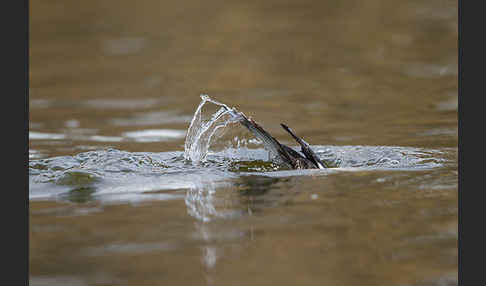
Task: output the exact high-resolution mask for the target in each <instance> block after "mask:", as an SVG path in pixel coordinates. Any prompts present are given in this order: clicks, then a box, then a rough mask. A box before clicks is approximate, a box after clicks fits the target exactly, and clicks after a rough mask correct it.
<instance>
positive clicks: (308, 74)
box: [29, 0, 458, 286]
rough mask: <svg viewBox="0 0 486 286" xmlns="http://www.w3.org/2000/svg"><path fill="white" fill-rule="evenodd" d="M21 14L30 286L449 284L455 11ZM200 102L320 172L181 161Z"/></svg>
mask: <svg viewBox="0 0 486 286" xmlns="http://www.w3.org/2000/svg"><path fill="white" fill-rule="evenodd" d="M29 6H30V48H29V51H30V58H29V61H30V66H29V72H30V77H29V83H30V92H29V108H30V109H29V116H30V118H29V198H30V204H29V207H30V210H29V214H30V216H29V246H30V248H29V271H30V284H31V285H54V286H56V285H161V284H169V285H248V284H253V285H268V284H275V285H322V284H325V285H397V286H404V285H417V286H418V285H457V284H458V283H457V235H458V234H457V191H458V190H457V164H458V161H457V140H458V138H457V100H458V92H457V88H458V74H457V38H458V25H457V1H449V0H432V1H403V0H392V1H384V0H371V1H354V0H344V1H307V0H304V1H288V0H282V1H275V0H269V1H209V2H208V1H179V2H172V1H153V0H141V1H113V0H104V1H92V0H87V1H81V2H80V1H59V0H48V1H32V2H30V4H29ZM203 93H204V94H209V95H210V96H211V97H212V98H214V99H216V100H218V101H221V102H224V103H226V104H228V105H230V106H235V107H237V108H238V110H240V111H243V112H244V113H245V114H246V115H248V116H251V117H253V118H254V119H255V120H256V121H257V122H259V123H260V124H261V125H262V126H264V127H265V129H266V130H268V131H269V132H270V133H271V134H272V135H273V136H275V137H276V138H277V139H278V140H280V141H281V142H282V143H285V144H288V145H291V146H294V145H295V143H294V142H293V141H292V138H291V137H290V136H288V134H286V132H285V131H284V130H283V129H281V127H280V125H279V124H280V123H281V122H283V123H286V124H288V125H289V126H290V127H292V128H293V129H294V130H295V131H296V132H297V133H298V134H299V135H300V136H303V137H304V138H305V140H306V141H307V142H309V143H310V144H311V145H313V146H314V147H315V150H316V152H317V153H318V154H319V155H320V156H321V157H322V158H325V159H328V160H329V161H330V162H333V163H334V164H333V168H331V169H329V170H324V171H312V170H310V171H300V172H297V171H290V170H280V169H279V168H278V167H276V166H274V165H273V164H272V163H271V162H268V160H267V159H268V158H267V156H266V153H265V151H264V150H263V149H262V145H261V144H259V143H258V142H256V141H254V140H253V137H252V136H251V134H248V133H247V132H245V130H244V129H243V128H240V127H238V126H233V127H231V128H230V129H229V131H228V134H226V137H224V138H220V140H218V141H217V142H215V143H214V146H213V149H212V151H211V153H210V154H209V155H208V158H207V160H206V161H205V162H203V163H201V164H192V163H191V162H187V161H186V160H185V159H184V156H183V153H184V142H185V135H186V130H187V128H188V127H189V123H190V122H191V118H192V117H193V114H194V111H195V109H196V107H197V105H198V104H199V102H200V97H199V95H200V94H203ZM211 112H214V110H209V111H208V114H211Z"/></svg>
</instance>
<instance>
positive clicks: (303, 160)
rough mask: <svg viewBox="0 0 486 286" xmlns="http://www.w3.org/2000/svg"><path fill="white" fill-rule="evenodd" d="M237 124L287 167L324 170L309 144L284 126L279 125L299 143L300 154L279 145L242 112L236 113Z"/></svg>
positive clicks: (324, 166)
mask: <svg viewBox="0 0 486 286" xmlns="http://www.w3.org/2000/svg"><path fill="white" fill-rule="evenodd" d="M238 115H239V122H240V123H241V124H242V125H243V126H245V127H246V128H247V129H248V130H250V132H252V133H253V135H255V136H256V137H257V138H258V139H260V140H262V141H263V145H264V146H265V148H266V149H267V150H269V151H270V152H271V153H273V154H274V155H275V156H277V157H278V158H279V159H280V160H281V161H283V162H284V163H286V164H287V165H289V166H290V167H291V168H293V169H324V168H327V166H326V165H325V164H324V163H323V162H322V161H321V159H319V157H317V155H316V154H315V153H314V151H312V149H311V148H310V146H309V144H308V143H307V142H305V141H304V140H303V139H302V138H300V137H298V136H297V135H295V133H294V132H293V131H292V129H290V128H289V127H288V126H286V125H285V124H280V125H281V126H282V128H283V129H285V130H286V131H287V132H288V133H290V135H292V137H293V138H294V139H295V141H297V143H299V145H300V147H301V152H302V153H303V155H302V154H300V153H299V152H297V151H295V150H294V149H292V148H290V147H288V146H286V145H284V144H282V143H280V142H278V141H277V139H275V138H273V136H272V135H270V134H269V133H268V132H267V131H265V130H264V129H263V128H262V127H261V126H260V125H258V124H257V123H256V122H255V121H253V120H252V119H249V118H247V117H246V116H245V115H244V114H243V113H242V112H238Z"/></svg>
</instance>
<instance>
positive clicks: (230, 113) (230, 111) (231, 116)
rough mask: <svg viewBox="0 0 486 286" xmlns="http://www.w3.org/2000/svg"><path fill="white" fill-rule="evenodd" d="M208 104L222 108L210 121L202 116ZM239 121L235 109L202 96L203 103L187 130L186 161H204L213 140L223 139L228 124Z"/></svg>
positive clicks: (204, 95)
mask: <svg viewBox="0 0 486 286" xmlns="http://www.w3.org/2000/svg"><path fill="white" fill-rule="evenodd" d="M208 102H209V103H212V104H215V105H217V106H221V108H220V109H219V110H218V111H217V112H216V113H214V114H213V115H212V116H211V118H210V119H209V120H204V119H203V118H202V114H201V113H202V108H203V106H204V105H205V104H206V103H208ZM238 119H239V113H238V111H237V110H236V109H235V108H229V107H228V106H227V105H226V104H224V103H221V102H217V101H215V100H213V99H211V98H210V97H209V96H208V95H206V94H202V95H201V102H200V103H199V106H198V107H197V109H196V112H195V113H194V116H193V118H192V120H191V124H190V125H189V128H188V129H187V135H186V142H185V146H184V157H185V159H186V160H191V161H192V162H194V163H197V162H200V161H202V160H204V158H205V157H206V155H207V153H208V150H209V147H210V145H211V140H214V139H217V138H219V137H221V136H222V135H223V134H224V130H225V128H226V127H227V126H228V124H230V123H234V122H237V121H238Z"/></svg>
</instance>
